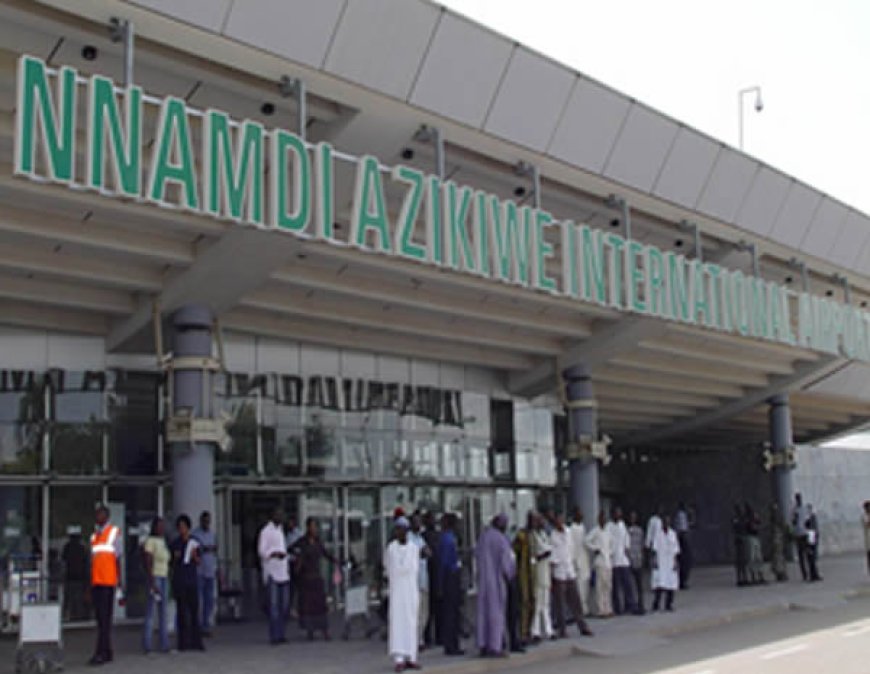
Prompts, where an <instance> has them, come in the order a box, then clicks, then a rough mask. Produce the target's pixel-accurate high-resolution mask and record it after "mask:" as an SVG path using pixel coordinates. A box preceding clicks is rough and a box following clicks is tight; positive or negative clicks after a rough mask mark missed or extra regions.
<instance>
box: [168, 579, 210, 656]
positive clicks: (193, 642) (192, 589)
mask: <svg viewBox="0 0 870 674" xmlns="http://www.w3.org/2000/svg"><path fill="white" fill-rule="evenodd" d="M172 594H173V595H175V611H176V614H177V623H178V650H180V651H191V650H193V651H201V650H203V646H202V633H201V632H200V629H199V591H198V589H197V587H196V585H184V584H181V583H178V584H176V585H175V586H174V587H173V588H172Z"/></svg>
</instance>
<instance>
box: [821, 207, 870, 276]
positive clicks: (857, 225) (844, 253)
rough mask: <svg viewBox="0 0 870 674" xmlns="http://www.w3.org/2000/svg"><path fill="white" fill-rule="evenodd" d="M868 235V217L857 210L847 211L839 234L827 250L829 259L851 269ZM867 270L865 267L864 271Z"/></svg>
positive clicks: (869, 232)
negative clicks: (847, 213)
mask: <svg viewBox="0 0 870 674" xmlns="http://www.w3.org/2000/svg"><path fill="white" fill-rule="evenodd" d="M868 236H870V219H868V218H867V216H865V215H862V214H861V213H858V212H857V211H849V216H848V217H847V218H846V221H845V222H844V223H843V227H842V229H841V230H840V235H839V236H838V237H837V240H836V241H835V242H834V244H833V246H831V249H830V250H829V251H828V257H829V259H830V260H831V262H833V263H834V264H838V265H840V266H842V267H846V268H848V269H851V268H852V267H853V266H854V265H855V262H856V261H857V260H858V257H859V256H860V254H861V253H862V252H863V250H864V244H865V243H866V242H867V240H868ZM867 272H868V270H867V269H865V270H864V273H865V274H866V273H867Z"/></svg>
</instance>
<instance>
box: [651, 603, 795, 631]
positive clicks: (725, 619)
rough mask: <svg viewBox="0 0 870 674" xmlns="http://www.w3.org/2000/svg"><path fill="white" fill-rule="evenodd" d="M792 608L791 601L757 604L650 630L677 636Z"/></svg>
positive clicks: (775, 613) (787, 610)
mask: <svg viewBox="0 0 870 674" xmlns="http://www.w3.org/2000/svg"><path fill="white" fill-rule="evenodd" d="M791 610H792V604H791V602H789V601H782V602H780V603H777V604H768V605H767V606H756V607H754V608H747V609H743V610H739V611H732V612H730V613H726V614H724V615H719V616H713V617H711V618H703V619H699V620H693V621H691V622H687V623H683V624H682V625H674V626H673V627H664V628H660V629H654V630H651V631H650V632H651V633H652V634H654V635H656V636H659V637H675V636H679V635H681V634H688V633H690V632H697V631H700V630H706V629H712V628H714V627H721V626H722V625H729V624H731V623H734V622H742V621H744V620H752V619H753V618H766V617H768V616H773V615H778V614H780V613H788V612H789V611H791Z"/></svg>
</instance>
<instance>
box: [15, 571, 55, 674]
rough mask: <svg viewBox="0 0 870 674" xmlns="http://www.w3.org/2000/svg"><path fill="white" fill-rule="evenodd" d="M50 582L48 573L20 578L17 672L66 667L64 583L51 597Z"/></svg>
mask: <svg viewBox="0 0 870 674" xmlns="http://www.w3.org/2000/svg"><path fill="white" fill-rule="evenodd" d="M50 585H51V582H50V580H49V579H48V578H47V577H45V576H39V577H37V578H23V579H22V580H21V584H20V586H19V604H18V606H19V610H20V615H19V620H18V648H17V650H16V652H15V671H16V673H24V672H40V673H42V672H57V671H60V670H62V669H63V625H62V609H61V607H62V606H63V586H62V585H60V584H59V586H58V588H57V594H56V597H55V598H52V594H53V593H52V592H51V588H50Z"/></svg>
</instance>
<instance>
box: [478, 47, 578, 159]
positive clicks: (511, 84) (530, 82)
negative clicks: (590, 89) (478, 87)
mask: <svg viewBox="0 0 870 674" xmlns="http://www.w3.org/2000/svg"><path fill="white" fill-rule="evenodd" d="M576 79H577V76H576V75H575V74H574V73H572V72H571V71H570V70H568V69H567V68H564V67H562V66H560V65H558V64H556V63H554V62H553V61H550V60H549V59H545V58H544V57H542V56H539V55H537V54H533V53H532V52H530V51H528V50H527V49H522V48H518V49H517V50H516V51H515V52H514V55H513V58H511V62H510V66H508V69H507V72H506V73H505V76H504V78H503V79H502V83H501V86H500V87H499V89H498V93H497V94H496V97H495V101H494V102H493V104H492V108H491V110H490V112H489V115H488V117H487V120H486V126H485V129H486V131H488V132H490V133H494V134H496V135H497V136H501V137H502V138H505V139H507V140H509V141H511V142H515V143H519V144H520V145H526V146H528V147H531V148H534V149H535V150H543V149H545V148H546V147H547V144H548V142H549V140H550V138H551V137H552V135H553V130H554V129H555V127H556V124H557V123H558V121H559V116H560V115H561V113H562V110H563V109H564V108H565V102H566V101H567V99H568V95H569V93H570V92H571V87H572V86H573V84H574V82H575V80H576Z"/></svg>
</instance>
